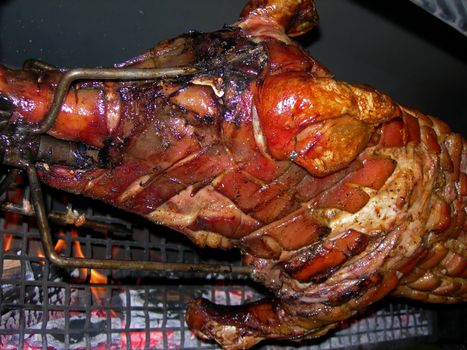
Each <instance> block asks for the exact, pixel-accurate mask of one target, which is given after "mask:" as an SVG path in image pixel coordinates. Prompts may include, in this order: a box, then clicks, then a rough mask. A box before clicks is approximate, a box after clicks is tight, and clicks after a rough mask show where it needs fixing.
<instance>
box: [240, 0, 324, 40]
mask: <svg viewBox="0 0 467 350" xmlns="http://www.w3.org/2000/svg"><path fill="white" fill-rule="evenodd" d="M250 16H262V17H269V18H270V19H271V20H273V21H274V22H276V23H277V24H279V25H280V26H281V27H282V28H284V31H285V32H286V33H287V35H289V36H291V37H294V36H299V35H302V34H305V33H306V32H308V31H309V30H310V29H312V28H313V27H315V26H316V25H317V24H318V14H317V12H316V6H315V2H314V0H250V1H249V2H248V4H247V5H246V6H245V7H244V8H243V11H242V13H241V18H242V19H244V18H248V17H250Z"/></svg>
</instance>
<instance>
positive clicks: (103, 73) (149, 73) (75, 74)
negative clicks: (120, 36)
mask: <svg viewBox="0 0 467 350" xmlns="http://www.w3.org/2000/svg"><path fill="white" fill-rule="evenodd" d="M195 72H196V69H195V68H193V67H179V68H75V69H72V70H69V71H67V72H66V73H64V74H63V76H62V78H61V79H60V82H59V83H58V85H57V88H56V90H55V95H54V99H53V101H52V105H51V106H50V109H49V112H48V113H47V115H46V117H45V118H44V119H43V120H42V121H41V122H40V123H39V125H38V126H36V127H32V128H31V127H29V126H28V127H26V128H25V131H26V132H29V133H31V134H44V133H46V132H47V131H48V130H49V129H50V128H51V127H52V126H53V124H54V123H55V120H56V119H57V115H58V113H59V112H60V108H61V105H62V103H63V100H64V99H65V97H66V94H67V92H68V90H69V89H70V86H71V84H72V83H73V82H74V81H76V80H92V79H96V80H152V79H158V78H171V77H178V76H181V75H190V74H193V73H195Z"/></svg>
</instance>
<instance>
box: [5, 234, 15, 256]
mask: <svg viewBox="0 0 467 350" xmlns="http://www.w3.org/2000/svg"><path fill="white" fill-rule="evenodd" d="M12 243H13V235H12V234H7V235H3V251H4V252H7V251H9V250H10V249H11V246H12Z"/></svg>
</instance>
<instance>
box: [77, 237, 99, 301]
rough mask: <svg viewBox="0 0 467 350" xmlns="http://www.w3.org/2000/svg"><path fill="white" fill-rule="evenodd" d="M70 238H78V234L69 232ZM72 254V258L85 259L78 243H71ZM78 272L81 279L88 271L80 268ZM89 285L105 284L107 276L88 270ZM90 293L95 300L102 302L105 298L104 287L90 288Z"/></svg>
mask: <svg viewBox="0 0 467 350" xmlns="http://www.w3.org/2000/svg"><path fill="white" fill-rule="evenodd" d="M71 236H72V237H74V238H76V237H78V232H77V231H76V230H71ZM73 253H74V256H75V257H77V258H83V259H84V258H86V256H85V255H84V253H83V250H82V248H81V244H80V242H79V241H74V242H73ZM80 270H81V274H82V275H83V278H87V276H88V269H87V268H82V269H80ZM89 283H90V284H107V276H105V275H103V274H101V273H100V272H97V271H96V270H94V269H90V276H89ZM91 292H92V294H93V295H94V297H95V298H96V300H102V299H103V298H104V297H105V294H106V288H105V287H91Z"/></svg>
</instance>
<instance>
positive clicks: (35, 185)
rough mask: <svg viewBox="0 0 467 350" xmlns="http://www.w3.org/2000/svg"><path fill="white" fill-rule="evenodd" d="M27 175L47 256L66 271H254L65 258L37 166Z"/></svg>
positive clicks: (249, 269) (28, 165) (204, 266)
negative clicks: (57, 245) (49, 216)
mask: <svg viewBox="0 0 467 350" xmlns="http://www.w3.org/2000/svg"><path fill="white" fill-rule="evenodd" d="M25 168H26V173H27V176H28V179H29V185H30V186H31V199H32V204H33V206H34V210H35V212H36V218H37V223H38V226H39V232H40V234H41V238H42V245H43V249H44V254H45V256H46V257H47V259H48V260H49V261H50V262H51V263H53V264H56V265H58V266H60V267H64V268H91V269H104V270H113V269H119V270H139V271H141V270H145V271H160V272H167V271H171V272H202V273H228V274H246V275H249V274H251V272H252V269H251V267H249V266H233V265H214V264H185V263H163V262H156V261H135V260H111V259H79V258H67V257H63V256H61V255H59V254H57V252H55V250H54V248H53V240H52V236H51V233H50V227H49V223H48V221H47V213H46V211H45V206H44V200H43V196H42V189H41V185H40V182H39V178H38V176H37V172H36V169H35V168H34V166H33V165H30V164H25Z"/></svg>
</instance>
